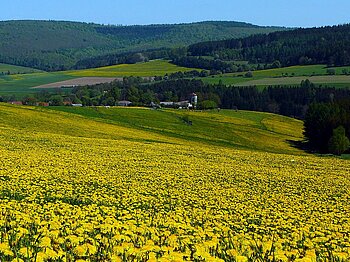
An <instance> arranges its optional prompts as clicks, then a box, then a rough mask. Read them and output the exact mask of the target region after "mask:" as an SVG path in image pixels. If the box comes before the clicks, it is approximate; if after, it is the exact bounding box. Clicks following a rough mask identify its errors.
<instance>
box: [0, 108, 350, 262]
mask: <svg viewBox="0 0 350 262" xmlns="http://www.w3.org/2000/svg"><path fill="white" fill-rule="evenodd" d="M30 116H31V118H29V117H30ZM0 117H1V118H0V119H1V121H0V156H1V166H0V261H183V260H184V261H349V259H350V164H349V162H348V161H346V160H340V159H336V158H322V157H316V156H312V155H303V156H301V155H289V154H273V153H263V152H253V151H244V150H234V149H230V148H225V147H216V146H209V145H205V144H201V143H200V142H188V141H184V140H181V139H175V138H169V137H166V136H162V135H154V134H151V133H147V132H142V131H139V130H133V129H131V128H126V127H119V126H116V125H112V124H107V123H102V122H101V123H99V122H95V121H93V120H88V119H83V118H79V117H76V116H74V117H73V116H70V115H69V114H64V113H47V112H45V111H43V112H42V113H41V112H40V111H35V112H34V111H33V112H32V111H31V110H29V109H22V108H20V107H13V106H7V105H6V106H5V105H0ZM19 119H22V120H21V121H18V120H19ZM79 119H80V120H81V121H78V120H79ZM30 130H34V131H33V132H31V131H30Z"/></svg>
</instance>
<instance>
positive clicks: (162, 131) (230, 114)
mask: <svg viewBox="0 0 350 262" xmlns="http://www.w3.org/2000/svg"><path fill="white" fill-rule="evenodd" d="M45 110H47V109H45ZM50 110H56V111H61V112H66V113H69V114H76V115H80V116H82V117H85V118H89V119H93V120H95V121H101V122H107V123H109V124H115V125H118V126H124V127H127V128H133V129H139V130H140V131H147V132H151V133H154V134H159V135H162V136H169V137H173V138H178V139H184V140H186V141H195V142H200V143H206V144H210V145H217V146H225V147H233V148H241V149H249V150H258V151H267V152H274V153H292V154H294V153H297V154H300V153H302V151H301V150H298V149H295V148H293V147H292V146H291V144H290V143H289V142H288V141H300V140H302V139H303V135H302V130H303V122H302V121H299V120H296V119H292V118H288V117H284V116H279V115H274V114H270V113H260V112H252V111H234V110H220V112H218V111H217V110H213V111H203V112H199V111H190V112H188V111H183V110H174V109H165V110H151V109H147V108H118V107H112V108H104V107H94V108H91V107H84V108H73V107H50ZM184 117H186V118H188V119H189V120H191V121H192V125H188V124H187V123H186V122H185V121H183V119H184Z"/></svg>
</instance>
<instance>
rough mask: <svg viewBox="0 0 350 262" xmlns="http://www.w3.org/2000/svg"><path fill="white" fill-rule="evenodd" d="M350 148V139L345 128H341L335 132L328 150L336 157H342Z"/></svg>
mask: <svg viewBox="0 0 350 262" xmlns="http://www.w3.org/2000/svg"><path fill="white" fill-rule="evenodd" d="M349 147H350V141H349V138H347V136H346V135H345V128H344V127H343V126H339V127H337V128H336V129H334V130H333V136H332V137H331V139H330V140H329V142H328V150H329V152H330V153H332V154H334V155H341V154H342V153H344V152H345V151H346V150H348V149H349Z"/></svg>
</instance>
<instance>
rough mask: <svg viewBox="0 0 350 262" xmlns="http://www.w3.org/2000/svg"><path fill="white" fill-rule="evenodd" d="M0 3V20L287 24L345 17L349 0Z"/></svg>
mask: <svg viewBox="0 0 350 262" xmlns="http://www.w3.org/2000/svg"><path fill="white" fill-rule="evenodd" d="M0 3H2V4H1V8H0V20H18V19H41V20H42V19H44V20H69V21H83V22H95V23H101V24H123V25H132V24H158V23H162V24H163V23H185V22H196V21H205V20H226V21H228V20H229V21H243V22H250V23H253V24H258V25H278V26H293V27H311V26H322V25H334V24H342V23H349V22H350V12H349V10H350V1H349V0H327V1H326V0H289V1H287V0H250V1H245V0H240V1H236V0H127V1H124V0H9V1H8V0H7V1H5V0H0Z"/></svg>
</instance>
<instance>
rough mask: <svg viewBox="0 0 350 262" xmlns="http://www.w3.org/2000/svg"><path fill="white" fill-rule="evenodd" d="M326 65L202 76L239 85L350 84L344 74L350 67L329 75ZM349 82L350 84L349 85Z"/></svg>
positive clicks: (337, 69) (339, 85) (207, 80)
mask: <svg viewBox="0 0 350 262" xmlns="http://www.w3.org/2000/svg"><path fill="white" fill-rule="evenodd" d="M327 69H329V68H327V67H326V66H325V65H309V66H291V67H285V68H275V69H267V70H259V71H253V77H250V78H248V77H245V76H244V75H245V72H243V73H229V74H222V75H216V76H209V77H206V78H202V80H203V81H204V82H206V83H210V84H218V83H219V82H220V81H221V82H222V83H223V84H225V85H237V86H249V85H257V86H269V85H298V84H300V82H301V81H302V80H306V79H309V80H310V81H311V82H313V83H317V84H324V85H332V86H333V85H334V86H338V87H345V86H350V76H347V75H344V74H343V70H344V69H347V70H348V71H349V72H350V67H334V69H335V72H336V75H334V76H332V75H328V73H327ZM347 84H349V85H347Z"/></svg>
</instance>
